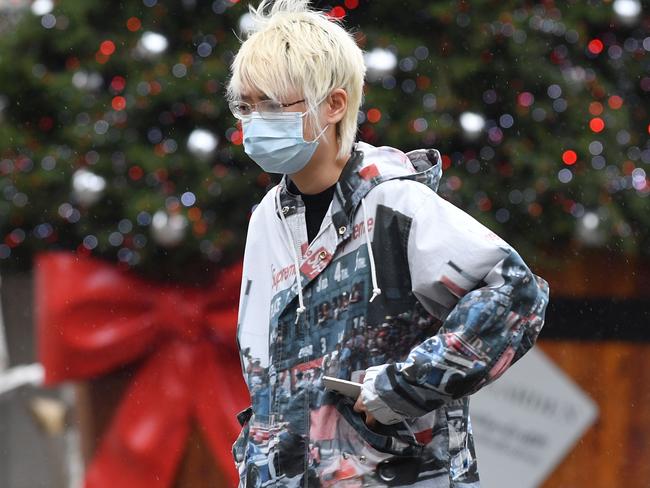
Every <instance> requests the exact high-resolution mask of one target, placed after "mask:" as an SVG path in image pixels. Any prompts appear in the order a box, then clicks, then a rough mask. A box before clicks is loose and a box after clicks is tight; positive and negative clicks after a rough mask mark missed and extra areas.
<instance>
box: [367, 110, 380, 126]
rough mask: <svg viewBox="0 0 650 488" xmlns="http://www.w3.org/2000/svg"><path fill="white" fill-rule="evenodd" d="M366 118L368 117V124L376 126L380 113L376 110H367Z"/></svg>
mask: <svg viewBox="0 0 650 488" xmlns="http://www.w3.org/2000/svg"><path fill="white" fill-rule="evenodd" d="M367 117H368V122H370V123H371V124H376V123H377V122H379V121H380V120H381V111H380V110H379V109H377V108H371V109H370V110H368V114H367Z"/></svg>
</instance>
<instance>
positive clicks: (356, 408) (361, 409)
mask: <svg viewBox="0 0 650 488" xmlns="http://www.w3.org/2000/svg"><path fill="white" fill-rule="evenodd" d="M353 410H354V411H355V412H358V413H361V412H365V411H366V406H365V405H364V404H363V400H362V399H361V395H359V396H358V397H357V401H356V402H354V407H353Z"/></svg>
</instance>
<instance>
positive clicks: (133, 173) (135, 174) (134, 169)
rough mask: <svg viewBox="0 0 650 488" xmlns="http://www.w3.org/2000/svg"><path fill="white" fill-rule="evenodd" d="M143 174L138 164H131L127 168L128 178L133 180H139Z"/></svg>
mask: <svg viewBox="0 0 650 488" xmlns="http://www.w3.org/2000/svg"><path fill="white" fill-rule="evenodd" d="M143 176H144V171H143V170H142V168H141V167H140V166H131V167H130V168H129V178H131V179H132V180H134V181H137V180H139V179H140V178H142V177H143Z"/></svg>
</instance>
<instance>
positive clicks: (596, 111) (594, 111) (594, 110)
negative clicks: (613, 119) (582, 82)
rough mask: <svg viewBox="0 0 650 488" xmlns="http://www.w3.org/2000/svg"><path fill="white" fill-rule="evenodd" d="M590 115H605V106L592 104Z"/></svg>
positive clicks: (598, 103)
mask: <svg viewBox="0 0 650 488" xmlns="http://www.w3.org/2000/svg"><path fill="white" fill-rule="evenodd" d="M589 113H590V114H591V115H600V114H602V113H603V104H602V103H600V102H591V103H590V104H589Z"/></svg>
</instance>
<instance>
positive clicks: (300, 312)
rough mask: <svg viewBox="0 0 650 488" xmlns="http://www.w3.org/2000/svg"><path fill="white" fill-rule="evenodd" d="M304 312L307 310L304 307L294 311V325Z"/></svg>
mask: <svg viewBox="0 0 650 488" xmlns="http://www.w3.org/2000/svg"><path fill="white" fill-rule="evenodd" d="M305 310H307V309H306V308H305V307H304V306H303V307H298V308H297V309H296V324H297V323H298V321H299V320H300V316H301V315H302V314H303V313H304V312H305Z"/></svg>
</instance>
